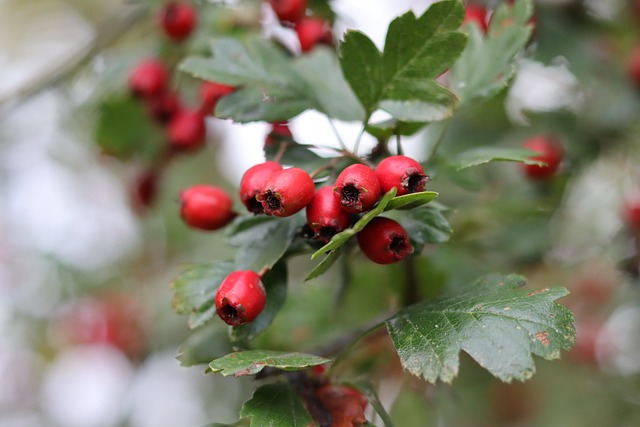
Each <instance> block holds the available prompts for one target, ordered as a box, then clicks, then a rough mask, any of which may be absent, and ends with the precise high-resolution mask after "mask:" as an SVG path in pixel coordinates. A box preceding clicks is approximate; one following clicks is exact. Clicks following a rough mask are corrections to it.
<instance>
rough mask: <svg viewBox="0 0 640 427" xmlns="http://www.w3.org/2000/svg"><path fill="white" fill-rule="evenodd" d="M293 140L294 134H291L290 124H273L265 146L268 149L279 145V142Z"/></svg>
mask: <svg viewBox="0 0 640 427" xmlns="http://www.w3.org/2000/svg"><path fill="white" fill-rule="evenodd" d="M292 140H293V134H292V133H291V129H289V124H288V123H287V122H274V123H271V130H270V131H269V134H268V135H267V137H266V138H265V140H264V145H265V147H266V146H269V145H275V144H278V143H279V142H283V141H292Z"/></svg>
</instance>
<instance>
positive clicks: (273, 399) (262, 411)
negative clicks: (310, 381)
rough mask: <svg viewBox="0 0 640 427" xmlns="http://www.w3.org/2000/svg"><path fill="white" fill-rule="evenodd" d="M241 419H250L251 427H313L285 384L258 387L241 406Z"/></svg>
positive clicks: (298, 398) (312, 422) (289, 387)
mask: <svg viewBox="0 0 640 427" xmlns="http://www.w3.org/2000/svg"><path fill="white" fill-rule="evenodd" d="M240 416H241V417H242V418H250V419H251V427H313V426H315V425H316V424H315V423H314V421H313V419H312V418H311V415H309V413H308V412H307V410H306V409H305V407H304V404H303V403H302V399H300V397H299V396H298V394H297V393H296V392H295V391H294V390H293V389H292V388H291V386H289V385H288V384H286V383H278V384H267V385H263V386H261V387H259V388H258V389H257V390H256V391H255V392H254V393H253V397H251V399H250V400H248V401H246V402H245V403H244V405H242V409H241V410H240Z"/></svg>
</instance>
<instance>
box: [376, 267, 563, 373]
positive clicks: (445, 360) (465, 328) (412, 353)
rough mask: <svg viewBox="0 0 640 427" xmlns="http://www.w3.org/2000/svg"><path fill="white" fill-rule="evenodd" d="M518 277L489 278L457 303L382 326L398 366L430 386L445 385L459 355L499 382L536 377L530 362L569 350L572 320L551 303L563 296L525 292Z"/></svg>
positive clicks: (435, 305) (447, 301)
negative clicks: (399, 362) (396, 357)
mask: <svg viewBox="0 0 640 427" xmlns="http://www.w3.org/2000/svg"><path fill="white" fill-rule="evenodd" d="M525 283H526V279H525V278H524V277H522V276H518V275H509V276H501V275H490V276H487V277H485V278H483V279H481V280H479V281H478V282H476V283H475V284H474V285H473V286H471V287H470V288H469V289H467V290H465V291H463V292H461V293H460V294H458V295H453V296H449V297H443V298H439V299H435V300H427V301H423V302H420V303H418V304H415V305H413V306H410V307H408V308H406V309H403V310H401V311H400V312H398V313H397V314H396V315H395V316H394V317H393V318H391V319H389V320H387V322H386V325H387V330H388V331H389V335H390V337H391V339H392V341H393V345H394V346H395V348H396V350H397V352H398V355H399V356H400V360H401V362H402V366H403V367H404V368H405V369H406V370H408V371H409V372H411V373H412V374H414V375H416V376H421V377H424V379H425V380H427V381H429V382H431V383H435V382H436V381H437V380H439V379H440V380H442V381H444V382H447V383H449V382H451V381H452V380H453V378H454V377H455V376H456V375H457V373H458V365H459V353H460V351H461V350H462V351H465V352H466V353H468V354H469V355H470V356H471V357H472V358H473V359H474V360H476V362H478V364H480V366H482V367H484V368H485V369H487V370H488V371H489V372H490V373H491V374H492V375H494V376H496V377H497V378H499V379H501V380H502V381H506V382H510V381H512V380H513V379H517V380H521V381H523V380H526V379H528V378H530V377H531V376H532V375H533V374H534V372H535V364H534V361H533V358H532V354H535V355H537V356H541V357H543V358H545V359H555V358H558V357H559V356H560V350H567V349H569V348H570V347H571V346H572V345H573V344H574V342H575V328H574V326H573V314H572V313H571V312H570V311H569V310H568V309H567V308H565V307H563V306H561V305H558V304H556V303H555V302H554V301H555V300H557V299H558V298H561V297H563V296H565V295H567V294H568V291H567V290H566V289H565V288H551V289H542V290H539V291H531V292H528V291H526V290H521V289H518V287H520V286H522V285H524V284H525Z"/></svg>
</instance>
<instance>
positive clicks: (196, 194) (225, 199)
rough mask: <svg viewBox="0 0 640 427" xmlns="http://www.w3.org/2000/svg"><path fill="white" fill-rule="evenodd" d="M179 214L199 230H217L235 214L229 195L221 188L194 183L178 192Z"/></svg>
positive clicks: (188, 223)
mask: <svg viewBox="0 0 640 427" xmlns="http://www.w3.org/2000/svg"><path fill="white" fill-rule="evenodd" d="M180 214H181V216H182V219H183V220H184V222H185V223H187V225H189V226H190V227H192V228H197V229H200V230H207V231H213V230H218V229H220V228H222V227H224V226H225V225H227V224H229V222H231V220H233V218H235V216H236V214H235V213H234V212H233V202H232V200H231V197H229V195H228V194H227V193H226V192H225V191H224V190H223V189H221V188H218V187H214V186H209V185H196V186H193V187H191V188H188V189H187V190H184V191H182V193H180Z"/></svg>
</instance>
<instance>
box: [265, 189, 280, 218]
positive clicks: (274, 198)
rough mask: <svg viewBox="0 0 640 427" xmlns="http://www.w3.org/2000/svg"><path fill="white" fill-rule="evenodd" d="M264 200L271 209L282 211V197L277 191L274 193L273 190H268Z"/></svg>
mask: <svg viewBox="0 0 640 427" xmlns="http://www.w3.org/2000/svg"><path fill="white" fill-rule="evenodd" d="M264 201H265V203H266V204H267V207H268V209H269V211H272V212H274V213H275V212H280V211H281V210H282V203H281V202H280V198H279V197H278V194H277V193H274V192H273V191H271V190H267V192H266V194H265V197H264Z"/></svg>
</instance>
